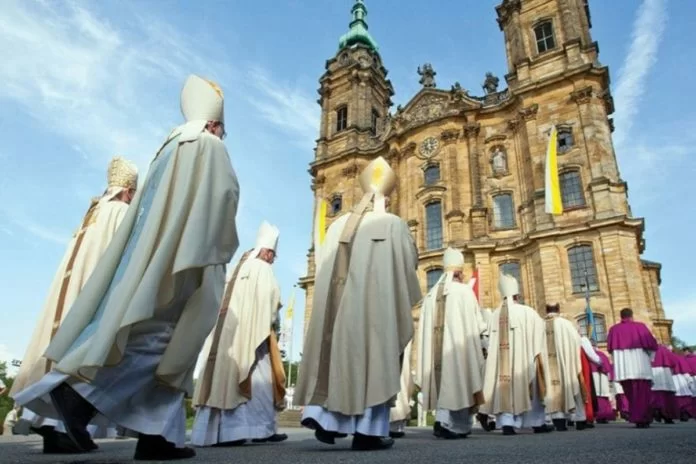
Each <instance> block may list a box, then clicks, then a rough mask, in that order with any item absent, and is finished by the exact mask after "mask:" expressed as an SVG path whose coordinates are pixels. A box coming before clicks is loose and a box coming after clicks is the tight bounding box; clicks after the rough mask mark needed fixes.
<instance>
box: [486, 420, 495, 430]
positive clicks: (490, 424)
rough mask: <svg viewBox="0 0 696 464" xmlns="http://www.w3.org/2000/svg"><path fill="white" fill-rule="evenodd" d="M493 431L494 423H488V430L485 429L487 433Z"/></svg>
mask: <svg viewBox="0 0 696 464" xmlns="http://www.w3.org/2000/svg"><path fill="white" fill-rule="evenodd" d="M494 430H495V421H494V420H493V421H488V429H486V431H487V432H492V431H494Z"/></svg>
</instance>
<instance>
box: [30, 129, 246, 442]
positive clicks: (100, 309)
mask: <svg viewBox="0 0 696 464" xmlns="http://www.w3.org/2000/svg"><path fill="white" fill-rule="evenodd" d="M238 198H239V186H238V183H237V179H236V176H235V174H234V171H233V169H232V166H231V165H230V161H229V156H228V155H227V151H226V149H225V147H224V145H223V144H222V142H221V140H220V139H219V138H217V137H215V136H213V135H211V134H208V133H200V134H195V135H194V136H193V137H192V138H186V139H184V138H183V137H180V133H178V132H177V131H174V132H173V133H172V137H171V138H170V140H169V141H168V142H167V143H166V144H165V145H164V146H163V148H162V150H161V151H160V153H159V154H158V156H157V157H156V158H155V160H154V161H153V163H152V165H151V167H150V172H149V173H148V177H147V179H146V181H145V183H144V186H143V188H142V189H140V190H139V191H138V193H137V194H136V196H135V198H134V199H133V202H132V207H131V208H129V210H128V212H127V214H126V216H125V218H124V219H123V223H122V226H121V227H120V228H119V230H118V231H117V233H116V235H115V236H114V238H113V240H112V242H111V244H110V245H109V247H108V249H107V250H106V252H105V253H104V255H103V257H102V259H101V260H100V262H99V264H98V265H97V267H96V268H95V270H94V272H93V274H92V277H91V278H90V279H89V281H88V282H87V284H86V285H85V287H84V289H83V291H82V292H81V293H80V295H79V296H78V297H77V299H76V301H75V303H74V305H73V307H72V309H71V311H70V312H69V314H68V316H67V317H66V318H65V320H64V322H63V324H62V325H61V327H60V329H59V330H58V332H57V333H56V335H55V337H54V339H53V341H52V342H51V344H50V345H49V347H48V349H47V351H46V357H47V358H48V359H50V360H52V361H54V362H56V366H55V370H56V371H55V372H51V373H49V374H47V375H46V376H45V377H44V378H43V379H42V380H41V381H40V382H39V383H40V384H42V385H36V388H33V389H32V388H30V389H28V390H25V391H23V392H20V393H19V394H18V395H17V397H16V400H17V402H18V403H20V404H24V405H26V406H27V407H29V408H30V409H32V410H35V408H34V407H32V405H31V404H29V403H32V402H34V403H37V404H36V406H37V407H39V408H40V407H42V405H41V404H39V403H40V402H41V400H42V399H45V398H46V396H43V395H45V394H46V393H48V391H49V390H50V389H51V388H52V387H51V385H50V384H53V386H55V385H56V384H55V382H56V381H61V380H60V379H59V377H67V376H66V375H63V374H67V375H69V376H71V377H72V378H73V379H85V380H87V381H89V382H90V383H86V382H76V381H75V380H72V381H71V382H73V388H75V390H76V391H77V392H78V393H79V394H81V395H82V396H83V397H85V399H87V401H90V402H91V403H92V404H93V405H94V406H95V407H96V408H97V409H98V410H99V411H100V412H102V413H103V414H104V415H105V416H107V417H108V418H109V419H111V420H113V421H114V422H116V423H117V424H118V425H120V426H122V427H125V428H128V429H131V430H134V431H137V432H140V433H147V434H157V435H162V436H164V437H165V438H166V439H168V440H169V441H171V442H174V443H179V442H180V441H181V440H182V439H183V437H184V435H183V433H182V432H181V429H182V428H184V420H185V417H184V410H183V403H182V400H183V396H184V393H185V392H188V393H189V394H190V393H191V391H192V374H193V369H194V366H195V363H196V358H197V356H198V354H199V352H200V349H201V347H202V345H203V343H204V341H205V339H206V337H207V336H208V334H209V333H210V331H211V329H212V328H213V326H214V324H215V319H216V317H217V312H218V307H219V304H220V300H221V298H222V293H223V288H224V265H225V264H226V263H227V262H229V260H230V259H231V257H232V255H233V253H234V252H235V251H236V249H237V246H238V239H237V233H236V226H235V216H236V210H237V202H238ZM47 388H48V389H47ZM31 390H33V391H31ZM41 390H43V392H42V391H41ZM42 396H43V398H42ZM35 400H36V401H35ZM124 404H128V407H127V408H126V407H124V406H123V405H124ZM51 409H52V408H50V407H49V408H47V411H48V412H49V413H50V410H51ZM36 412H37V413H41V412H40V411H36ZM53 414H55V412H53ZM54 417H55V416H54ZM184 432H185V431H184Z"/></svg>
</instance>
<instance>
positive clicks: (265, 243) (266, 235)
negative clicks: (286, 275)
mask: <svg viewBox="0 0 696 464" xmlns="http://www.w3.org/2000/svg"><path fill="white" fill-rule="evenodd" d="M279 236H280V231H279V230H278V228H277V227H276V226H274V225H271V224H269V223H268V222H267V221H263V222H262V223H261V227H259V232H258V233H257V234H256V245H254V249H253V250H252V252H251V256H253V257H254V258H255V257H257V256H258V255H259V252H260V251H261V250H263V249H264V248H267V249H269V250H273V251H275V252H276V254H277V252H278V237H279Z"/></svg>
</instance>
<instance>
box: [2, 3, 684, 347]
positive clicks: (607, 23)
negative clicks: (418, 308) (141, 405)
mask: <svg viewBox="0 0 696 464" xmlns="http://www.w3.org/2000/svg"><path fill="white" fill-rule="evenodd" d="M352 3H353V2H352V0H332V1H326V0H285V1H282V0H259V1H256V2H243V1H239V0H229V1H222V0H217V1H213V0H210V1H207V2H195V1H179V2H165V1H154V0H152V1H149V2H135V1H122V0H119V1H118V2H117V1H115V0H112V1H103V2H96V1H83V2H67V1H58V0H56V1H47V0H45V1H36V2H33V1H12V0H10V1H7V2H3V12H2V15H0V44H2V47H0V63H2V66H1V67H0V138H1V140H2V143H1V144H0V166H1V168H0V194H1V195H2V202H1V203H0V295H2V304H1V305H0V321H2V323H1V324H0V358H6V359H7V358H9V359H11V358H20V357H21V356H22V354H23V352H24V350H25V349H26V345H27V343H28V341H29V338H30V336H31V332H32V330H33V328H34V325H35V324H36V319H37V317H38V314H39V312H40V310H41V307H42V305H43V303H44V298H45V297H46V293H47V290H48V286H49V284H50V281H51V279H52V278H53V275H54V272H55V270H56V267H57V265H58V262H59V260H60V259H61V257H62V255H63V253H64V251H65V246H66V244H67V241H68V239H69V237H70V234H72V233H73V231H74V230H75V228H76V227H77V225H78V224H79V221H80V220H81V218H82V215H83V214H84V212H85V209H86V207H87V206H88V203H89V200H90V198H91V197H92V196H94V195H98V194H99V193H100V192H101V191H102V190H103V189H104V187H105V171H106V166H107V163H108V161H109V159H110V158H111V157H112V156H113V155H115V154H120V155H123V156H125V157H127V158H129V159H131V160H133V161H134V162H136V163H137V165H138V167H139V168H140V171H141V175H142V176H141V178H143V179H144V175H145V172H146V170H147V167H148V165H149V162H150V160H151V157H152V156H153V154H154V151H155V150H156V149H157V148H158V147H159V144H160V143H161V141H162V139H163V137H164V136H165V135H166V134H167V133H168V131H169V130H170V129H171V128H172V127H174V126H175V125H177V124H178V123H179V122H180V121H181V116H180V112H179V92H180V88H181V85H182V83H183V81H184V79H185V78H186V76H187V75H188V74H189V73H197V74H199V75H202V76H206V77H209V78H211V79H214V80H217V81H218V82H219V83H220V84H221V86H222V87H223V89H224V91H225V96H226V101H225V104H226V121H227V124H226V129H227V133H228V134H229V135H228V139H226V143H227V147H228V150H229V152H230V155H231V158H232V163H233V165H234V167H235V169H236V171H237V174H238V176H239V179H240V183H241V202H240V210H239V213H238V227H239V230H240V236H241V241H242V244H241V247H240V250H244V249H246V248H248V247H250V246H251V245H253V240H254V238H255V235H256V231H257V229H258V226H259V224H260V223H261V221H262V220H264V219H267V220H269V221H270V222H272V223H274V224H276V225H278V227H279V228H280V231H281V236H280V247H279V259H278V261H277V262H276V265H275V267H276V273H277V275H278V277H279V280H280V282H281V285H282V290H283V293H284V298H287V297H288V296H289V294H290V293H291V291H292V286H293V284H294V283H295V282H296V281H297V279H298V278H299V277H300V276H301V275H302V274H303V273H304V272H305V267H306V253H307V249H308V247H309V245H310V229H311V212H312V192H311V190H310V188H309V180H310V179H309V175H308V174H307V165H308V163H309V162H310V161H311V160H312V156H313V147H314V140H315V139H316V137H317V134H318V127H319V126H318V117H319V106H318V105H317V104H316V99H317V93H316V89H317V87H318V84H317V80H318V78H319V77H320V76H321V74H322V73H323V71H324V63H325V60H326V59H327V58H329V57H331V56H333V55H334V53H335V52H336V50H337V44H338V38H339V37H340V36H341V35H342V34H343V33H344V32H346V30H347V28H348V22H349V20H350V13H349V11H350V8H351V5H352ZM366 3H367V6H368V11H369V15H368V22H369V25H370V32H371V33H372V34H373V36H374V37H375V39H376V40H377V42H378V43H379V45H380V52H381V55H382V58H383V60H384V63H385V65H386V67H387V68H388V69H389V71H390V74H389V76H390V78H391V79H392V82H393V84H394V87H395V89H396V97H395V99H394V100H395V104H399V103H401V104H403V103H406V102H407V101H408V100H409V99H410V97H411V96H413V95H414V94H415V93H416V92H417V91H418V89H419V87H420V86H419V84H418V78H419V76H418V75H417V73H416V68H417V67H418V66H419V65H421V64H423V63H425V62H430V63H432V65H433V67H434V68H435V70H436V71H437V78H436V80H437V83H438V85H439V86H440V87H442V88H449V87H450V85H452V84H453V83H454V82H455V81H459V82H460V83H461V85H462V86H463V87H464V88H467V89H470V90H471V91H472V93H473V94H480V93H481V90H480V89H481V82H482V81H483V77H484V74H485V72H486V71H493V72H494V73H495V74H496V75H498V76H500V77H501V78H502V76H503V75H504V74H505V72H506V69H505V66H506V65H505V63H506V62H505V55H504V47H503V36H502V33H501V32H500V31H499V29H498V26H497V24H496V16H495V9H494V7H495V5H496V4H497V3H498V0H467V1H461V0H438V2H437V6H435V4H434V3H435V2H423V1H415V0H367V2H366ZM203 5H205V6H203ZM590 7H591V10H592V22H593V29H592V34H593V38H594V39H595V40H597V41H598V42H599V44H600V49H601V52H600V61H601V62H602V63H603V64H606V65H609V66H610V70H611V76H612V91H613V94H614V98H615V102H616V113H615V115H614V117H615V122H616V132H615V134H614V135H615V143H616V150H617V154H618V157H619V165H620V168H621V175H622V176H623V177H624V178H625V179H626V180H627V181H628V183H629V187H630V202H631V205H632V208H633V213H634V214H635V215H637V216H644V217H646V219H647V230H646V239H647V249H646V253H645V258H646V259H650V260H654V261H660V262H662V263H663V272H662V276H663V285H662V296H663V299H664V303H665V307H666V309H667V314H668V316H669V317H670V318H673V319H674V320H675V333H676V334H677V335H678V336H681V337H683V338H686V339H688V340H689V341H691V342H692V343H696V331H695V330H696V306H694V303H695V302H696V289H695V287H694V285H693V284H692V280H691V275H690V274H691V272H690V271H691V270H692V266H691V262H692V261H693V260H694V259H695V258H696V245H694V242H693V240H690V234H689V232H688V231H691V230H693V226H694V225H695V224H694V214H693V211H694V208H693V206H691V205H690V202H689V199H690V198H693V195H692V192H691V182H693V179H694V174H695V172H694V171H695V167H696V163H695V162H694V160H693V158H690V157H689V155H690V154H692V153H693V147H694V146H695V145H696V130H694V127H696V126H695V123H696V110H694V108H695V107H696V105H695V104H696V97H694V92H692V91H690V89H689V88H688V86H686V84H687V83H688V82H689V81H690V79H692V78H693V77H692V75H691V73H692V72H693V70H694V67H693V64H692V63H694V62H696V50H694V48H693V47H692V46H691V45H692V44H693V43H694V42H696V31H695V30H694V28H693V27H692V26H691V24H690V22H689V19H688V18H693V17H696V4H694V3H693V2H691V1H687V0H681V1H679V0H671V1H667V0H645V1H643V0H640V1H639V0H616V1H600V0H594V1H591V2H590ZM502 80H503V79H501V81H502ZM689 211H691V213H689ZM680 242H682V243H681V244H680ZM235 259H236V257H235ZM296 303H297V304H296V312H295V319H296V321H297V324H296V326H295V327H296V329H295V332H296V334H295V343H294V348H293V353H294V354H295V355H296V354H297V353H298V352H299V351H300V350H301V343H300V341H299V340H300V339H299V334H300V333H301V331H302V329H301V323H300V321H301V320H302V313H303V308H304V297H303V294H302V292H301V291H298V293H297V301H296Z"/></svg>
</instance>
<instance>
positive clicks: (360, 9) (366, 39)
mask: <svg viewBox="0 0 696 464" xmlns="http://www.w3.org/2000/svg"><path fill="white" fill-rule="evenodd" d="M351 13H352V15H353V20H352V21H351V22H350V29H349V30H348V32H346V33H345V34H343V36H341V38H340V39H339V41H338V49H339V50H343V49H344V48H348V47H352V46H353V45H356V44H363V45H366V46H367V47H368V48H370V50H372V51H374V52H376V51H377V50H379V47H378V46H377V42H376V41H375V39H373V38H372V36H371V35H370V33H369V32H368V30H367V21H366V18H367V7H366V6H365V3H364V2H363V0H355V4H354V5H353V8H352V9H351Z"/></svg>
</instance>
